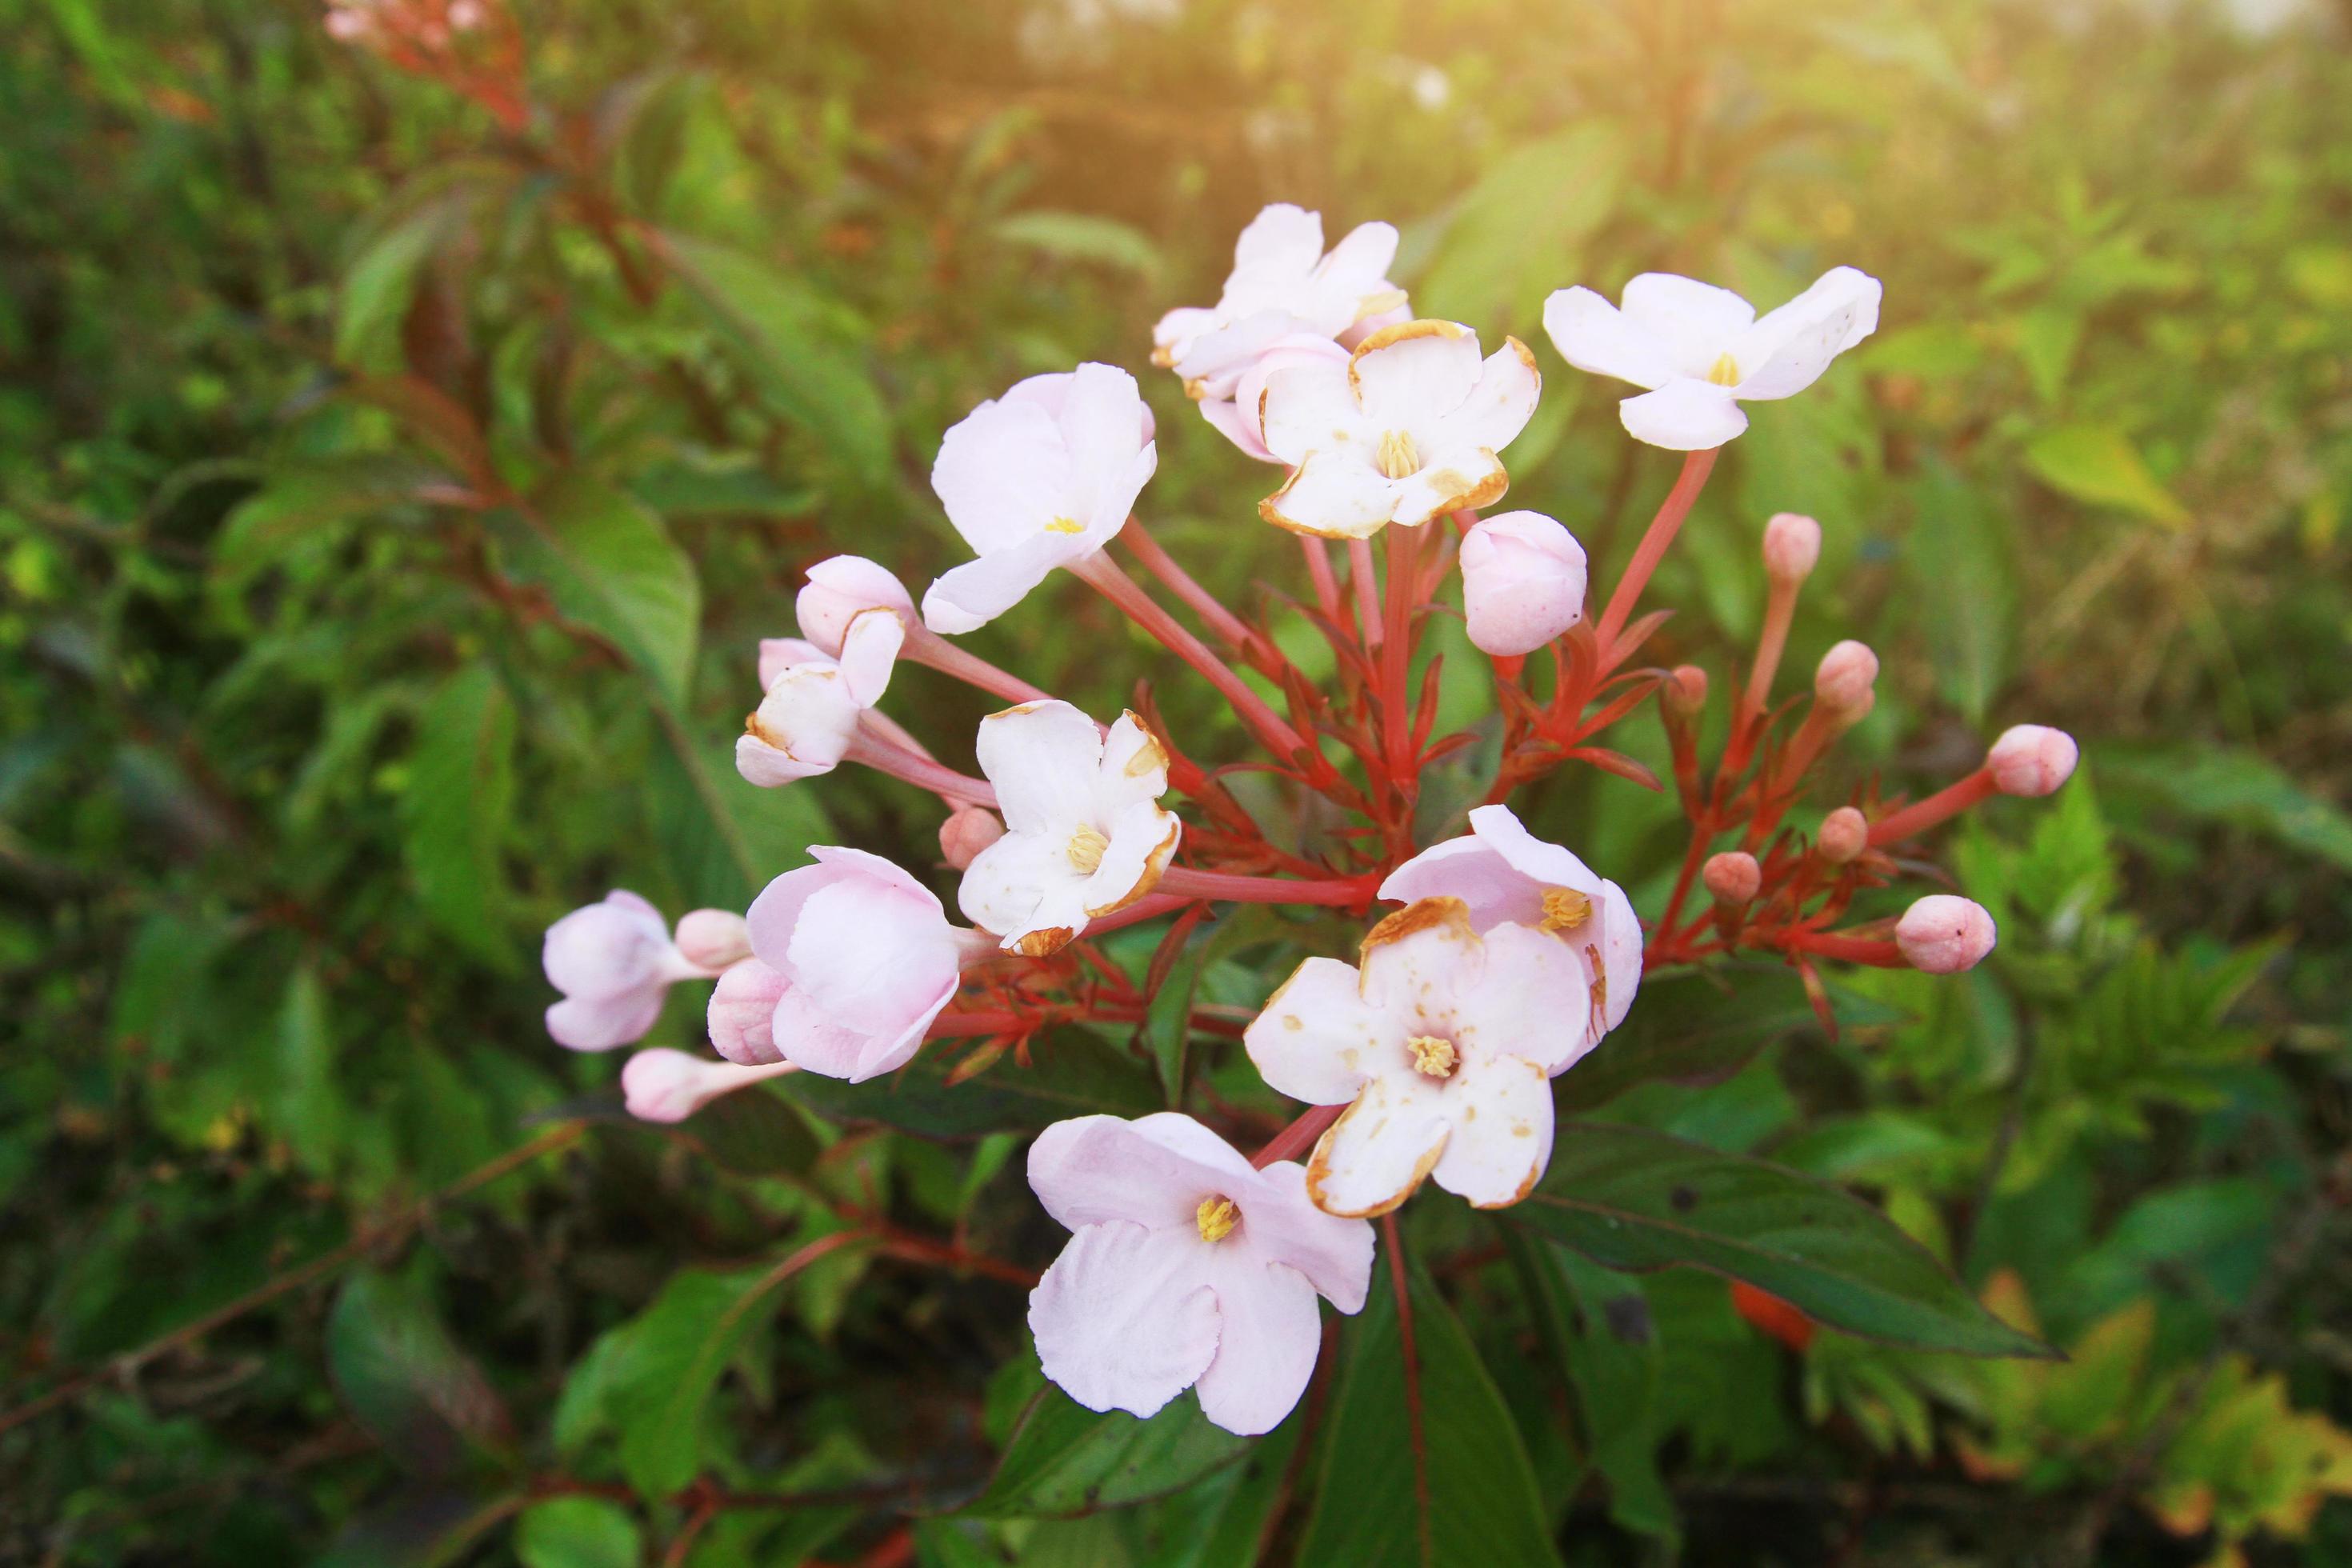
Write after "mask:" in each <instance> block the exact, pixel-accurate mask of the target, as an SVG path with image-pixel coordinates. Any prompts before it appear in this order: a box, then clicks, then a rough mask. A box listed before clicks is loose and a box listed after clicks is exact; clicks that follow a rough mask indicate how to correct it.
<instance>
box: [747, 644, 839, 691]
mask: <svg viewBox="0 0 2352 1568" xmlns="http://www.w3.org/2000/svg"><path fill="white" fill-rule="evenodd" d="M832 657H833V656H832V655H831V654H829V653H827V652H825V651H824V649H823V648H821V647H817V646H816V644H814V643H813V642H810V641H808V640H807V639H806V638H803V637H761V639H760V689H761V690H762V691H765V690H767V689H768V688H770V687H771V686H773V685H774V684H775V683H776V677H778V676H780V675H782V674H783V672H784V671H786V670H787V669H790V668H792V667H793V666H794V665H796V664H808V663H811V662H814V661H817V660H823V659H827V658H832Z"/></svg>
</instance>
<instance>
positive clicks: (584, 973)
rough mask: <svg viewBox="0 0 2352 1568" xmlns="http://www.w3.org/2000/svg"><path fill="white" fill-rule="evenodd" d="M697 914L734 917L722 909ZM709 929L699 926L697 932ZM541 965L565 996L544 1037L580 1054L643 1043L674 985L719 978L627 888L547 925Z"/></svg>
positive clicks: (553, 1009)
mask: <svg viewBox="0 0 2352 1568" xmlns="http://www.w3.org/2000/svg"><path fill="white" fill-rule="evenodd" d="M698 914H707V915H710V916H715V917H717V918H718V919H719V921H725V920H730V919H732V918H733V917H731V916H729V915H727V914H726V913H725V912H724V911H723V910H702V911H698ZM688 920H689V921H694V920H696V916H691V915H690V916H688ZM683 923H684V922H681V924H683ZM696 930H697V932H698V934H700V933H702V932H704V931H708V930H709V922H705V921H697V924H696ZM540 963H541V967H542V968H544V969H545V971H546V972H547V983H548V984H551V985H552V986H554V987H555V988H556V989H557V990H558V991H561V992H562V993H563V1000H562V1001H561V1002H558V1003H556V1004H555V1005H553V1006H551V1007H550V1008H548V1010H547V1032H548V1033H549V1034H550V1035H551V1036H553V1037H554V1038H555V1042H556V1043H557V1044H558V1045H561V1046H568V1047H571V1048H572V1049H573V1050H575V1051H609V1050H611V1049H613V1047H615V1046H625V1045H628V1044H629V1043H630V1042H632V1041H634V1040H640V1039H643V1038H644V1037H645V1034H646V1030H648V1029H650V1028H652V1027H653V1026H654V1020H656V1018H658V1017H660V1016H661V1010H662V1000H663V998H664V997H665V996H667V994H668V993H669V988H670V987H671V986H672V985H673V984H677V982H678V981H681V980H702V979H708V978H709V977H710V976H711V975H713V974H716V973H718V972H719V971H718V968H717V967H716V966H713V965H705V964H703V963H697V962H696V961H695V959H693V958H691V957H689V956H688V955H687V954H686V953H685V952H680V951H679V949H678V947H677V944H676V943H674V942H671V941H670V936H669V928H668V927H667V925H665V924H664V923H663V922H662V918H661V912H660V911H659V910H656V909H655V908H654V907H653V905H651V904H649V903H647V902H646V900H643V899H641V898H639V897H637V895H636V894H635V893H632V892H628V891H625V890H622V889H615V890H614V892H612V893H610V894H607V895H606V896H605V899H604V902H602V903H596V904H590V905H588V906H587V907H586V908H584V909H578V910H572V912H571V913H570V914H568V915H566V916H564V917H563V918H562V920H560V921H556V922H555V923H554V924H553V925H551V926H550V927H548V928H547V939H546V942H544V944H543V945H542V947H541V952H540Z"/></svg>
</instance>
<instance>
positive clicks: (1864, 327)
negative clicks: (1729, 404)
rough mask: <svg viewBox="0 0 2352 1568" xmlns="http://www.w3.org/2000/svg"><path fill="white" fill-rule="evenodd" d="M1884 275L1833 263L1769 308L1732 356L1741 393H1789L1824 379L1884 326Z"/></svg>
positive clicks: (1765, 395)
mask: <svg viewBox="0 0 2352 1568" xmlns="http://www.w3.org/2000/svg"><path fill="white" fill-rule="evenodd" d="M1880 293H1881V289H1880V287H1879V282H1878V279H1875V278H1873V277H1872V276H1871V275H1870V274H1869V273H1867V272H1862V271H1858V270H1856V269H1855V268H1851V267H1833V268H1831V269H1830V270H1829V271H1827V272H1824V273H1823V274H1822V276H1821V278H1820V279H1817V280H1816V281H1815V282H1814V284H1813V286H1812V287H1811V288H1810V289H1806V290H1805V291H1804V292H1803V293H1801V294H1800V295H1798V296H1797V297H1796V298H1795V299H1793V300H1790V301H1789V302H1788V303H1787V304H1785V305H1783V306H1781V307H1780V309H1779V310H1769V311H1767V312H1766V313H1765V314H1764V315H1763V316H1762V317H1761V318H1760V319H1759V321H1757V323H1756V324H1755V325H1754V326H1753V327H1751V328H1749V329H1748V331H1746V332H1744V333H1742V334H1741V336H1740V339H1739V342H1738V343H1737V344H1736V345H1734V346H1733V348H1732V351H1731V353H1732V358H1733V360H1734V362H1735V363H1738V366H1739V369H1740V372H1741V374H1740V378H1739V384H1738V387H1736V388H1734V390H1735V391H1736V392H1738V395H1740V396H1741V397H1752V398H1775V397H1789V396H1792V395H1795V394H1797V393H1800V392H1802V391H1804V390H1805V388H1807V387H1809V386H1811V385H1812V384H1813V383H1814V382H1816V381H1819V380H1820V379H1821V376H1822V372H1823V371H1825V370H1827V369H1829V367H1830V361H1832V360H1833V359H1835V358H1837V356H1838V355H1840V354H1842V353H1845V351H1846V350H1848V349H1850V348H1852V347H1853V345H1854V344H1856V343H1858V342H1862V340H1863V339H1864V338H1866V337H1868V336H1870V334H1871V333H1873V332H1874V331H1877V330H1878V300H1879V295H1880Z"/></svg>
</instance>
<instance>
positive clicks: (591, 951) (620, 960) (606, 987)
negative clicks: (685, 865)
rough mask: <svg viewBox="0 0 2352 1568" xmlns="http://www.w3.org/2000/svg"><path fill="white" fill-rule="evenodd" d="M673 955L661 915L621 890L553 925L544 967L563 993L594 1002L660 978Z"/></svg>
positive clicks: (545, 944) (544, 949) (544, 952)
mask: <svg viewBox="0 0 2352 1568" xmlns="http://www.w3.org/2000/svg"><path fill="white" fill-rule="evenodd" d="M669 952H670V940H669V928H668V927H667V925H665V924H663V923H662V918H661V916H660V914H659V913H658V912H656V910H655V909H654V907H653V906H652V905H651V904H649V903H647V902H646V900H643V899H641V898H639V897H638V896H637V895H636V894H635V893H632V892H627V891H625V890H620V889H615V890H614V892H612V893H609V894H607V895H606V896H605V898H604V901H603V902H601V903H594V904H589V905H587V906H585V907H584V908H582V909H577V910H572V912H571V913H570V914H568V915H565V916H564V917H563V918H562V920H560V921H556V922H555V923H554V924H553V925H551V926H550V927H548V928H547V936H546V939H545V940H544V942H542V943H541V948H540V964H541V968H542V969H543V970H544V971H545V972H546V974H547V983H548V984H551V985H552V986H554V987H555V988H556V989H557V990H558V991H561V992H562V993H563V994H565V995H566V996H576V997H584V998H587V999H589V1000H591V1001H594V1000H599V999H603V998H606V997H615V996H623V995H626V994H630V993H632V992H635V991H636V990H638V989H640V988H641V987H643V986H644V985H645V984H646V983H648V982H649V981H654V980H656V979H657V978H658V977H659V976H660V975H661V973H663V961H664V960H665V959H666V958H667V956H668V954H669Z"/></svg>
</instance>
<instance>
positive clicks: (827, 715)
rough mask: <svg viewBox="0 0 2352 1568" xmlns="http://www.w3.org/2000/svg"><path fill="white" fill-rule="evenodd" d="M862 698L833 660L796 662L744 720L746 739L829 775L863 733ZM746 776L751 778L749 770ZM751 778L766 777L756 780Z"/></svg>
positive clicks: (740, 751) (740, 756) (738, 750)
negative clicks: (859, 715) (853, 692)
mask: <svg viewBox="0 0 2352 1568" xmlns="http://www.w3.org/2000/svg"><path fill="white" fill-rule="evenodd" d="M879 619H884V617H877V620H879ZM889 624H892V625H895V624H896V623H895V622H892V623H889ZM857 713H858V703H857V699H856V697H854V696H852V695H851V694H850V690H849V687H848V684H847V683H846V682H845V681H844V680H843V679H842V674H841V668H840V667H839V666H838V665H835V663H833V662H832V661H831V660H830V659H828V660H826V661H824V663H822V664H796V665H793V666H792V667H791V668H788V669H786V670H785V671H784V672H783V673H782V674H781V675H779V676H777V677H776V680H775V684H774V685H772V686H771V687H769V688H768V694H767V695H766V696H765V697H762V698H761V699H760V706H759V707H758V708H756V709H754V710H752V712H751V717H750V718H748V719H746V720H745V721H743V728H744V731H745V735H744V738H745V739H747V740H751V741H757V742H760V744H761V746H764V747H766V748H768V749H769V750H772V751H775V752H782V753H783V759H784V761H786V762H788V763H794V764H797V765H798V766H799V767H801V768H805V769H808V770H812V771H813V772H814V773H823V772H824V771H825V770H827V769H829V768H833V767H835V766H838V765H839V763H840V762H841V759H842V758H843V757H844V756H845V755H847V754H848V751H849V739H850V737H851V736H852V735H854V734H856V731H857ZM736 753H737V765H738V766H739V767H740V766H741V765H742V762H743V748H742V747H741V746H740V745H739V746H738V747H737V748H736ZM778 771H789V770H781V769H780V770H778ZM744 776H745V777H746V778H751V773H749V772H748V771H747V772H746V773H744ZM795 776H799V777H807V776H809V774H808V773H800V774H796V775H795ZM751 782H752V783H754V784H759V783H761V782H762V781H761V780H760V779H757V778H751Z"/></svg>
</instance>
